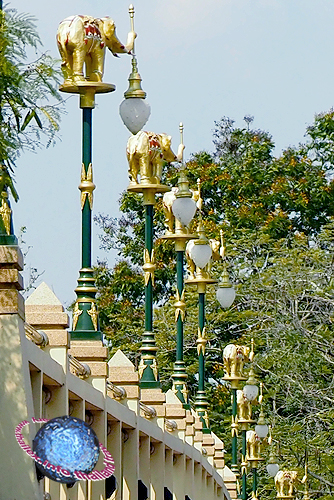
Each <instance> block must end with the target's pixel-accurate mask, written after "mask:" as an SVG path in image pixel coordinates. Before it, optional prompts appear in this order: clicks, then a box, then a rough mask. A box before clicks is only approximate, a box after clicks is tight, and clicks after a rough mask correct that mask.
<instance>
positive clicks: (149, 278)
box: [139, 195, 160, 389]
mask: <svg viewBox="0 0 334 500" xmlns="http://www.w3.org/2000/svg"><path fill="white" fill-rule="evenodd" d="M144 196H145V195H144ZM151 198H152V197H151ZM151 198H149V199H150V201H151ZM144 200H146V201H147V198H145V197H144ZM152 201H153V203H154V195H153V200H152ZM153 203H152V202H150V203H147V202H146V203H145V201H144V205H145V264H144V272H145V331H144V334H143V337H142V346H141V348H140V352H141V359H140V363H139V376H140V382H139V384H140V387H141V388H142V389H154V388H158V387H160V382H159V377H158V366H157V362H156V352H157V350H158V349H157V347H156V344H155V336H154V332H153V279H154V269H155V265H154V253H153V215H154V210H153Z"/></svg>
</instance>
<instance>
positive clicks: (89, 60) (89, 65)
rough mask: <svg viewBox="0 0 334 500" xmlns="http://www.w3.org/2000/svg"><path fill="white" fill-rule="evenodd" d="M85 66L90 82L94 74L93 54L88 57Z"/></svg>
mask: <svg viewBox="0 0 334 500" xmlns="http://www.w3.org/2000/svg"><path fill="white" fill-rule="evenodd" d="M85 65H86V80H90V77H91V74H92V65H93V63H92V56H91V54H87V55H86V59H85Z"/></svg>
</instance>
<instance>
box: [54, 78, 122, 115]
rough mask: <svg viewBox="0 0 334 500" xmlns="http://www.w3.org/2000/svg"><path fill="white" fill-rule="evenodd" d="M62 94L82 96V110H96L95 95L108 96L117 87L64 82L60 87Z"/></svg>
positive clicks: (95, 83) (106, 84)
mask: <svg viewBox="0 0 334 500" xmlns="http://www.w3.org/2000/svg"><path fill="white" fill-rule="evenodd" d="M59 90H60V91H61V92H67V93H68V94H79V95H80V108H92V109H93V108H95V94H107V93H109V92H114V90H116V86H115V85H113V84H112V83H103V82H89V81H87V82H72V81H68V82H66V81H65V82H64V83H63V85H61V86H60V87H59Z"/></svg>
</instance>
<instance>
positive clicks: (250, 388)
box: [243, 339, 259, 401]
mask: <svg viewBox="0 0 334 500" xmlns="http://www.w3.org/2000/svg"><path fill="white" fill-rule="evenodd" d="M252 340H253V339H252ZM256 382H257V381H256V379H255V374H254V370H253V365H252V366H251V367H250V370H249V374H248V379H247V381H246V385H244V388H243V393H244V396H245V398H246V399H247V401H255V400H256V398H257V396H258V394H259V388H258V386H257V385H256Z"/></svg>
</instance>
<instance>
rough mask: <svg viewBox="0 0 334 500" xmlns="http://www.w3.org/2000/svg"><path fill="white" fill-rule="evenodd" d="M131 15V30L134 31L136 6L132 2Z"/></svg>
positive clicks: (130, 6)
mask: <svg viewBox="0 0 334 500" xmlns="http://www.w3.org/2000/svg"><path fill="white" fill-rule="evenodd" d="M129 16H130V27H131V31H134V30H135V23H134V17H135V8H134V6H133V4H132V3H131V4H130V5H129ZM133 53H135V45H134V44H133Z"/></svg>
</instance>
